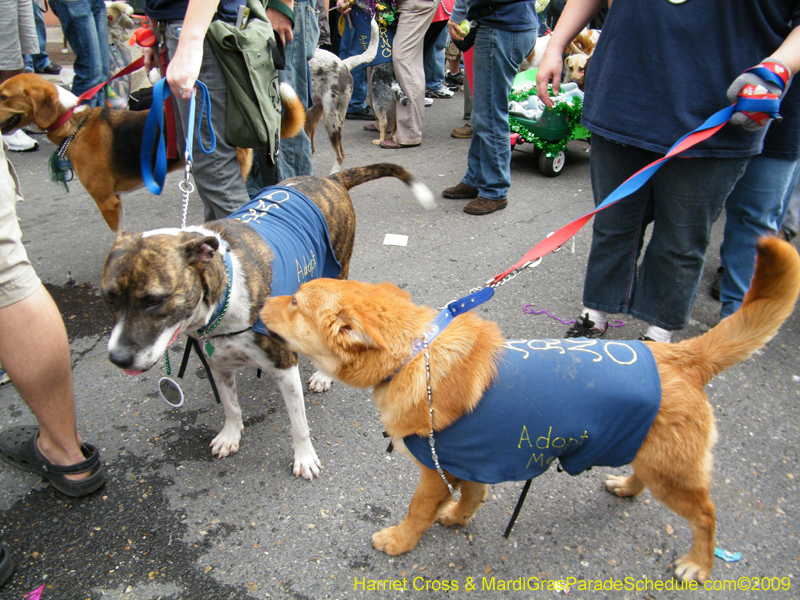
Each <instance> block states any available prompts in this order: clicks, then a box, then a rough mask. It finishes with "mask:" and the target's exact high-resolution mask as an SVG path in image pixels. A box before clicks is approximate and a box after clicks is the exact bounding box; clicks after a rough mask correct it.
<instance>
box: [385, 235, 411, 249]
mask: <svg viewBox="0 0 800 600" xmlns="http://www.w3.org/2000/svg"><path fill="white" fill-rule="evenodd" d="M383 245H384V246H408V236H407V235H399V234H397V233H387V234H386V237H385V238H383Z"/></svg>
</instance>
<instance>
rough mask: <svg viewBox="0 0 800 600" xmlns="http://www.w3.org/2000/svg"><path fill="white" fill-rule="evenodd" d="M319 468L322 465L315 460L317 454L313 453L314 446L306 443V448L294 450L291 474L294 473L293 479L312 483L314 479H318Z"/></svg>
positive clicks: (317, 459)
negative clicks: (297, 478) (296, 478)
mask: <svg viewBox="0 0 800 600" xmlns="http://www.w3.org/2000/svg"><path fill="white" fill-rule="evenodd" d="M304 446H305V444H304ZM321 468H322V463H321V462H320V461H319V458H317V453H316V452H315V451H314V446H312V445H311V442H308V445H307V447H303V448H301V449H297V448H295V450H294V466H293V467H292V473H294V476H295V477H302V478H303V479H308V480H309V481H314V477H319V471H320V469H321Z"/></svg>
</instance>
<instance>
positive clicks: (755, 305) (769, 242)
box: [681, 237, 800, 383]
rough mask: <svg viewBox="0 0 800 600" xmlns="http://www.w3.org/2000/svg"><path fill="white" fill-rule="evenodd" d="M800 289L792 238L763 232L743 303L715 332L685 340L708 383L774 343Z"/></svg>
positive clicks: (799, 268) (799, 263) (799, 259)
mask: <svg viewBox="0 0 800 600" xmlns="http://www.w3.org/2000/svg"><path fill="white" fill-rule="evenodd" d="M798 293H800V256H798V254H797V251H796V250H795V249H794V247H793V246H792V245H791V244H789V243H788V242H784V241H782V240H779V239H778V238H775V237H763V238H761V239H760V240H759V242H758V256H757V259H756V271H755V275H754V276H753V281H752V283H751V284H750V290H749V291H748V292H747V294H746V295H745V297H744V302H742V306H741V308H739V310H738V311H736V312H735V313H734V314H732V315H731V316H729V317H727V318H725V319H723V320H722V321H720V323H719V324H718V325H717V326H716V327H714V328H713V329H712V330H711V331H709V332H707V333H705V334H704V335H701V336H699V337H696V338H693V339H691V340H686V341H684V342H682V343H681V345H682V346H684V347H685V348H686V349H688V350H689V351H690V353H691V354H692V355H694V356H693V357H692V358H693V359H695V357H696V361H697V362H696V363H695V361H694V360H692V361H691V362H692V363H694V364H692V365H689V364H687V365H686V367H687V368H692V367H695V368H697V369H699V371H700V373H699V374H700V376H701V378H703V379H704V380H705V381H704V383H708V382H709V381H710V380H711V378H712V377H713V376H714V375H716V374H717V373H719V372H720V371H723V370H724V369H727V368H728V367H730V366H732V365H734V364H736V363H738V362H740V361H742V360H744V359H746V358H748V357H749V356H750V355H752V354H753V352H755V351H756V350H758V349H760V348H761V347H762V346H764V344H766V343H767V342H769V341H770V340H771V339H772V337H773V336H774V335H775V334H776V333H777V332H778V328H779V327H780V326H781V324H782V323H783V322H784V321H785V320H786V319H787V318H788V317H789V315H790V314H792V310H793V309H794V304H795V302H796V301H797V296H798Z"/></svg>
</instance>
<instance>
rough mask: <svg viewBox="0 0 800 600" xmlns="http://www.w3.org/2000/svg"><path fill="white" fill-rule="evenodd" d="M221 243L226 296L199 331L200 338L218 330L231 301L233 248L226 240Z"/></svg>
mask: <svg viewBox="0 0 800 600" xmlns="http://www.w3.org/2000/svg"><path fill="white" fill-rule="evenodd" d="M221 242H222V247H223V249H224V250H225V252H224V254H223V255H222V259H223V260H224V261H225V273H226V274H227V276H228V285H227V286H226V287H225V296H224V297H223V298H222V300H220V301H219V303H218V304H217V308H215V309H214V314H212V315H211V318H210V319H209V320H208V323H206V324H205V325H204V326H203V327H201V328H200V329H198V330H197V333H198V334H199V335H200V337H205V336H207V335H208V334H209V333H211V332H212V331H214V329H216V328H217V325H219V324H220V321H222V317H224V316H225V311H226V310H227V309H228V302H229V301H230V299H231V284H232V283H233V261H232V260H231V252H230V250H231V247H230V245H228V242H226V241H225V240H221Z"/></svg>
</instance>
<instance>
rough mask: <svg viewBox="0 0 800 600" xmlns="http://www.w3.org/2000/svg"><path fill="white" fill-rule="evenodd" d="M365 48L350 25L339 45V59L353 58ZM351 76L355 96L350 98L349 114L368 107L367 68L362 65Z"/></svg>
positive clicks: (346, 28)
mask: <svg viewBox="0 0 800 600" xmlns="http://www.w3.org/2000/svg"><path fill="white" fill-rule="evenodd" d="M363 51H364V48H362V47H361V45H360V44H359V43H358V39H357V36H356V35H355V29H353V28H352V27H350V26H349V25H348V26H347V27H345V28H344V33H343V34H342V41H341V42H340V44H339V58H341V59H342V60H344V59H345V58H350V57H351V56H356V55H357V54H361V53H362V52H363ZM350 74H351V75H352V76H353V94H352V95H351V96H350V104H348V105H347V112H360V111H362V110H364V109H365V108H366V107H367V91H368V89H369V88H368V85H367V67H366V65H362V66H360V67H356V68H355V69H353V70H352V71H351V72H350Z"/></svg>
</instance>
